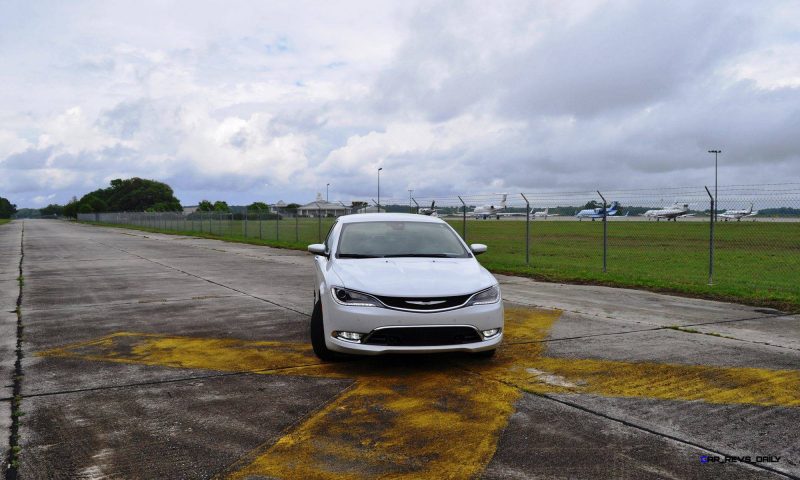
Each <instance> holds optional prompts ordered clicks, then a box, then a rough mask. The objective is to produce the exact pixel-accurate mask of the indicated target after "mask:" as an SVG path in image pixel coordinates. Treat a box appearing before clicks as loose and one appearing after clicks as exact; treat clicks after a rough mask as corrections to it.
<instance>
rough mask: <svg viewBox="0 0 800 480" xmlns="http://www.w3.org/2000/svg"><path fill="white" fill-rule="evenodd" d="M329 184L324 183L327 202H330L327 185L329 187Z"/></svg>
mask: <svg viewBox="0 0 800 480" xmlns="http://www.w3.org/2000/svg"><path fill="white" fill-rule="evenodd" d="M330 186H331V184H330V183H327V184H325V201H326V202H328V203H330V201H331V200H330V198H328V187H330Z"/></svg>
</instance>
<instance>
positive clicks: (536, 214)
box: [531, 208, 560, 220]
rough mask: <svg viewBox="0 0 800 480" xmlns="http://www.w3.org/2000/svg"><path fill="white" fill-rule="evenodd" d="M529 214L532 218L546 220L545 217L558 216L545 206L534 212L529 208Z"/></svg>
mask: <svg viewBox="0 0 800 480" xmlns="http://www.w3.org/2000/svg"><path fill="white" fill-rule="evenodd" d="M531 216H533V218H544V219H545V220H547V217H558V216H560V215H559V214H557V213H550V209H549V208H545V209H544V210H542V211H541V212H536V211H534V210H531Z"/></svg>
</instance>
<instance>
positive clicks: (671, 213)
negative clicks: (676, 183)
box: [644, 202, 694, 222]
mask: <svg viewBox="0 0 800 480" xmlns="http://www.w3.org/2000/svg"><path fill="white" fill-rule="evenodd" d="M644 216H645V217H647V219H648V220H650V219H651V218H655V219H656V221H659V220H661V219H662V218H666V219H667V221H670V220H672V221H673V222H677V221H678V218H680V217H693V216H694V214H692V213H689V204H688V203H684V204H680V203H678V202H675V204H674V205H672V206H671V207H667V208H661V209H657V210H648V211H646V212H644Z"/></svg>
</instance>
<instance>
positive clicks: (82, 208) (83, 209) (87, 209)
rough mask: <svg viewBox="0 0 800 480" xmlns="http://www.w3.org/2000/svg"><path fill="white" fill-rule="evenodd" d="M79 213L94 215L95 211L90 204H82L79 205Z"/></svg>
mask: <svg viewBox="0 0 800 480" xmlns="http://www.w3.org/2000/svg"><path fill="white" fill-rule="evenodd" d="M78 213H94V210H93V209H92V206H91V205H90V204H88V203H81V204H79V205H78Z"/></svg>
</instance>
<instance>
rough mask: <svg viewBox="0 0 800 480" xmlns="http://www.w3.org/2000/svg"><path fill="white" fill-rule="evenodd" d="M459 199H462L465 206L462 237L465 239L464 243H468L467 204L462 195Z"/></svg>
mask: <svg viewBox="0 0 800 480" xmlns="http://www.w3.org/2000/svg"><path fill="white" fill-rule="evenodd" d="M458 199H459V200H461V205H463V207H464V214H463V217H462V218H461V238H462V239H463V240H464V243H467V204H466V203H464V199H462V198H461V196H460V195H459V196H458Z"/></svg>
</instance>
